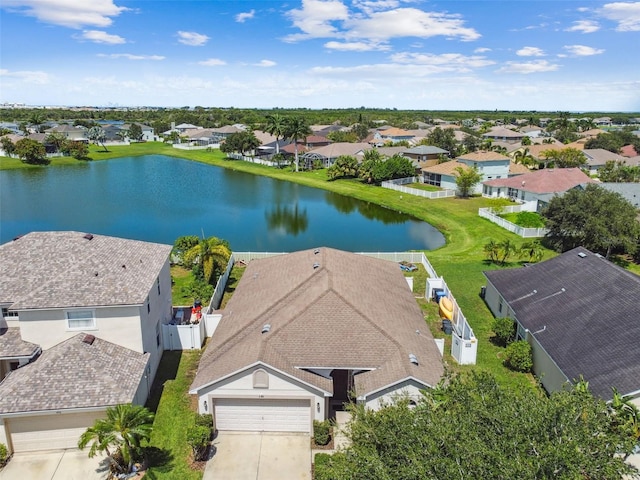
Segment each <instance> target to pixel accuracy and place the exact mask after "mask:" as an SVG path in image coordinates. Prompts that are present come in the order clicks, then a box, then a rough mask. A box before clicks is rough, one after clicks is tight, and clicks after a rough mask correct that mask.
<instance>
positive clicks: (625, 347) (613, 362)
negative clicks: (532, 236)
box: [485, 247, 640, 399]
mask: <svg viewBox="0 0 640 480" xmlns="http://www.w3.org/2000/svg"><path fill="white" fill-rule="evenodd" d="M485 276H486V277H487V279H488V280H489V281H490V282H491V283H492V284H493V285H494V286H495V287H496V288H497V289H498V291H499V292H500V294H501V295H502V296H503V297H504V299H505V301H506V302H507V303H508V304H509V305H510V306H511V308H512V309H513V310H514V312H515V316H516V318H517V319H518V322H520V324H522V326H523V327H525V328H527V329H529V331H530V332H537V333H534V334H533V335H534V336H535V338H536V340H537V341H538V342H540V344H541V345H542V347H543V348H544V349H545V351H546V352H547V353H548V354H549V355H550V356H551V357H552V358H553V360H554V362H555V363H556V364H557V365H558V367H559V368H560V369H561V370H562V371H563V372H564V374H565V375H566V376H567V378H568V379H569V380H574V379H578V378H579V376H580V375H583V376H584V378H585V380H587V381H588V382H589V387H590V389H591V391H592V392H593V393H594V394H595V395H597V396H599V397H602V398H605V399H609V398H611V387H616V388H617V389H618V390H619V391H620V392H621V393H623V394H628V393H631V392H635V391H638V390H640V342H639V341H638V338H640V302H638V299H639V298H640V277H639V276H637V275H634V274H633V273H631V272H629V271H627V270H624V269H623V268H620V267H618V266H617V265H615V264H613V263H611V262H609V261H608V260H605V259H604V258H602V257H600V256H597V255H595V254H593V253H591V252H590V251H588V250H586V249H584V248H582V247H578V248H575V249H573V250H570V251H568V252H565V253H563V254H562V255H560V256H558V257H555V258H553V259H551V260H547V261H545V262H541V263H538V264H535V265H531V266H529V267H523V268H516V269H509V270H495V271H488V272H485ZM534 291H535V293H534Z"/></svg>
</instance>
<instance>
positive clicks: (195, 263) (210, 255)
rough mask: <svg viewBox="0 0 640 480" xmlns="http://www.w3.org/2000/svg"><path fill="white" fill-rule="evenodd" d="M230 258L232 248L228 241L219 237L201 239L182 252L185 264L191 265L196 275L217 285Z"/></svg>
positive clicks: (206, 281)
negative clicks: (218, 278)
mask: <svg viewBox="0 0 640 480" xmlns="http://www.w3.org/2000/svg"><path fill="white" fill-rule="evenodd" d="M229 258H231V249H230V248H229V244H228V242H227V241H225V240H221V239H219V238H218V237H209V238H207V239H201V240H199V241H198V243H197V244H196V245H194V246H192V247H191V248H190V249H188V250H186V251H185V252H184V253H183V254H182V260H183V263H184V265H187V266H191V267H192V268H193V272H194V276H196V277H199V278H200V279H201V280H202V281H204V282H205V283H208V284H210V285H215V282H216V280H217V277H218V276H219V275H220V274H221V273H222V272H223V271H224V269H225V268H226V266H227V262H228V261H229Z"/></svg>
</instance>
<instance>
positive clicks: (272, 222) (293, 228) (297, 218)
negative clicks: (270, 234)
mask: <svg viewBox="0 0 640 480" xmlns="http://www.w3.org/2000/svg"><path fill="white" fill-rule="evenodd" d="M264 216H265V218H266V220H267V226H268V227H269V229H270V230H281V231H284V232H285V233H286V234H288V235H293V236H298V235H299V234H301V233H304V232H305V231H306V230H307V228H308V227H309V217H308V216H307V209H306V208H305V209H300V207H299V206H298V203H297V202H296V204H295V205H294V206H293V208H292V207H290V206H288V205H276V206H275V207H273V208H271V209H270V210H266V211H265V214H264Z"/></svg>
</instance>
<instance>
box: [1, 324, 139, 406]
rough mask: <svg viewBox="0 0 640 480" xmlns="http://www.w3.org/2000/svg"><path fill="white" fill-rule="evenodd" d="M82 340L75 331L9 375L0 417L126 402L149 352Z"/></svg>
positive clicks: (130, 399) (130, 397)
mask: <svg viewBox="0 0 640 480" xmlns="http://www.w3.org/2000/svg"><path fill="white" fill-rule="evenodd" d="M84 338H85V334H84V333H79V334H78V335H75V336H73V337H71V338H70V339H68V340H65V341H64V342H62V343H59V344H58V345H56V346H54V347H52V348H50V349H49V350H45V351H44V352H43V353H42V355H41V356H40V358H38V359H37V360H36V361H35V362H33V363H30V364H28V365H25V366H24V367H21V368H19V369H18V370H15V371H13V372H11V374H9V376H7V377H6V378H5V379H4V381H3V382H2V383H0V414H6V413H18V412H31V411H47V410H65V409H70V408H89V407H103V406H109V405H117V404H119V403H130V402H132V401H133V399H134V397H135V394H136V391H137V389H138V386H139V384H140V380H141V379H142V376H143V375H144V373H145V369H146V366H147V362H148V360H149V354H148V353H144V354H142V353H138V352H134V351H133V350H129V349H127V348H124V347H121V346H119V345H116V344H114V343H110V342H107V341H106V340H101V339H99V338H95V339H94V340H93V344H91V345H89V344H87V343H85V342H84V341H83V340H84Z"/></svg>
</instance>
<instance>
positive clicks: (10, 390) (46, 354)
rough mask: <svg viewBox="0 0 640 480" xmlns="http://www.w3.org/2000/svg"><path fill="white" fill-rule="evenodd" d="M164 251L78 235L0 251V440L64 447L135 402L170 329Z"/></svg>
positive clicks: (21, 241)
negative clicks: (112, 409) (97, 420)
mask: <svg viewBox="0 0 640 480" xmlns="http://www.w3.org/2000/svg"><path fill="white" fill-rule="evenodd" d="M170 251H171V246H170V245H161V244H155V243H148V242H141V241H137V240H127V239H121V238H115V237H108V236H103V235H92V234H84V233H80V232H32V233H29V234H27V235H24V236H22V237H19V238H17V239H14V240H13V241H11V242H8V243H5V244H3V245H1V246H0V306H1V307H2V318H0V374H1V375H2V378H1V380H2V381H1V382H0V441H2V439H1V438H5V440H7V441H6V442H3V443H6V444H7V445H8V446H9V448H10V449H11V450H12V451H32V450H38V449H42V448H72V447H74V446H75V445H76V443H77V435H76V433H77V432H78V429H80V428H86V427H88V426H90V425H91V423H93V420H92V419H94V417H96V415H98V416H99V415H103V414H104V411H105V409H106V407H107V406H110V405H113V404H114V403H112V402H114V401H115V402H116V403H129V402H134V403H138V404H144V402H145V401H146V399H147V395H148V393H149V391H150V389H151V384H152V382H153V378H154V377H155V374H156V371H157V369H158V365H159V362H160V359H161V357H162V352H163V342H162V338H161V335H162V328H161V325H162V324H163V323H169V322H170V321H171V315H172V309H171V275H170V271H169V255H170ZM74 358H76V359H78V360H77V361H76V362H72V361H70V359H74ZM25 392H31V394H30V395H25ZM33 392H48V393H47V394H46V395H42V396H38V395H34V394H33ZM54 392H55V393H54ZM64 392H69V395H68V396H65V395H64V394H63V393H64ZM80 392H81V393H80ZM79 393H80V394H79ZM36 417H37V418H36ZM17 419H20V420H19V421H18V420H17ZM18 422H19V424H18ZM87 422H89V423H87ZM67 424H68V425H69V429H67V428H66V427H65V425H67ZM41 426H42V428H41Z"/></svg>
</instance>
